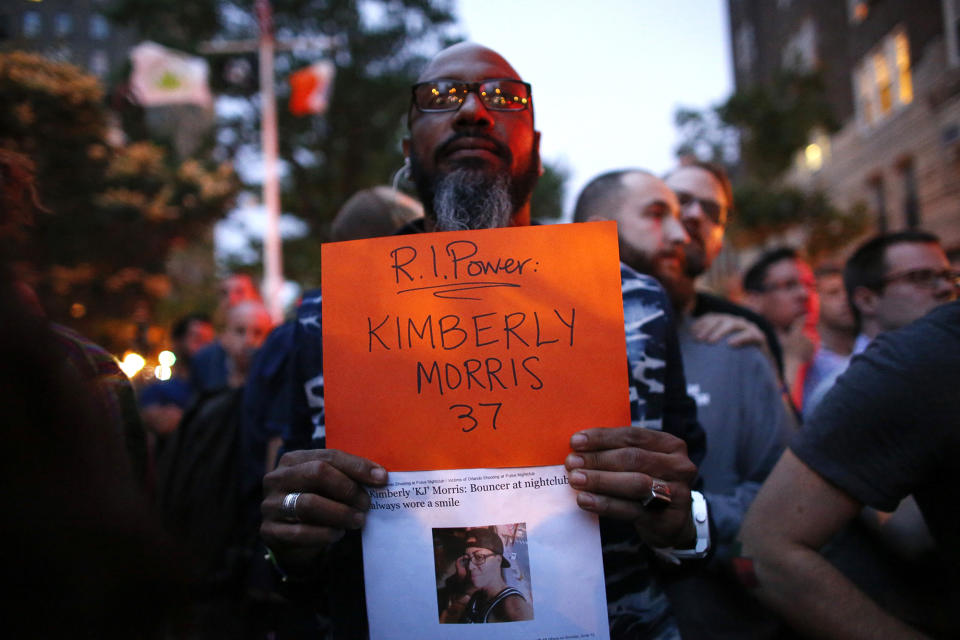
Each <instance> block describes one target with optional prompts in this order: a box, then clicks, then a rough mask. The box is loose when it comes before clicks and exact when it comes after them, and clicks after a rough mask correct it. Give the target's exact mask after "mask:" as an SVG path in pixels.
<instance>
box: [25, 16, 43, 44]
mask: <svg viewBox="0 0 960 640" xmlns="http://www.w3.org/2000/svg"><path fill="white" fill-rule="evenodd" d="M42 29H43V19H42V18H41V17H40V12H39V11H26V12H24V14H23V37H24V38H36V37H37V36H39V35H40V31H41V30H42Z"/></svg>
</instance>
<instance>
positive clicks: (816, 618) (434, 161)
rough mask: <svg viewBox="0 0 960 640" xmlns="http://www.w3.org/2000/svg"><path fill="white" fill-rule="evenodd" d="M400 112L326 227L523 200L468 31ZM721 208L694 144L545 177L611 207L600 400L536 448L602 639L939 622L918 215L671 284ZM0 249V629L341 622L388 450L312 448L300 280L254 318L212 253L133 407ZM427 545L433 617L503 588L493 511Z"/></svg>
mask: <svg viewBox="0 0 960 640" xmlns="http://www.w3.org/2000/svg"><path fill="white" fill-rule="evenodd" d="M407 122H408V128H409V132H408V135H407V137H406V138H405V139H404V141H403V150H404V155H405V156H406V158H407V162H406V164H405V165H404V169H403V170H402V172H403V174H404V177H406V178H407V179H408V180H409V181H410V182H411V183H412V185H413V187H414V189H415V191H416V194H417V196H418V198H419V201H417V200H414V199H413V198H411V197H409V196H407V195H405V194H403V193H401V192H399V191H397V190H395V189H391V188H389V187H385V186H378V187H374V188H372V189H368V190H365V191H363V192H360V193H358V194H356V195H355V196H354V197H353V198H351V199H350V200H349V201H348V202H347V203H346V204H345V205H344V206H343V208H342V209H341V211H340V213H339V214H338V216H337V219H336V220H334V222H333V225H332V233H333V238H334V239H335V240H338V241H339V240H350V239H360V238H369V237H375V236H382V235H388V234H391V233H400V234H412V233H423V232H443V231H451V230H463V229H483V228H495V227H507V226H525V225H530V224H535V223H534V222H533V221H531V219H530V196H531V193H532V191H533V188H534V186H535V184H536V182H537V178H538V176H539V175H540V173H541V172H542V167H541V164H540V158H539V141H540V132H539V131H537V130H536V129H535V128H534V118H533V98H532V89H531V85H530V84H527V83H526V82H524V81H523V80H522V79H521V77H520V75H519V74H518V73H517V71H516V70H515V69H513V67H512V66H511V65H510V64H509V63H508V62H507V61H506V60H505V59H504V58H503V57H502V56H501V55H500V54H498V53H497V52H494V51H492V50H490V49H487V48H485V47H482V46H479V45H476V44H472V43H460V44H457V45H453V46H451V47H449V48H447V49H444V50H443V51H441V52H440V53H439V54H437V55H436V56H435V57H434V58H433V59H432V60H431V61H430V62H429V63H428V64H427V65H426V67H425V68H424V69H423V70H422V72H421V74H420V76H419V78H418V81H417V83H416V84H415V85H414V87H413V91H412V99H411V104H410V107H409V111H408V113H407ZM0 161H2V162H0V165H2V166H3V170H4V174H3V183H2V185H3V187H4V212H3V215H4V217H5V219H4V220H2V223H3V224H2V225H0V228H6V227H8V226H9V225H10V222H11V218H12V217H13V216H16V215H21V216H24V217H25V215H26V214H24V213H23V211H25V210H26V209H29V208H30V206H32V204H31V203H32V201H33V200H34V199H35V198H34V194H32V192H31V191H30V190H29V188H27V187H28V186H29V177H28V175H27V174H28V173H29V172H27V173H24V171H23V166H22V165H18V164H16V163H15V162H14V161H13V160H11V159H9V158H5V157H2V156H0ZM15 184H19V185H21V186H20V187H18V189H17V190H14V189H12V188H11V185H15ZM18 212H19V213H18ZM735 215H736V203H735V202H734V199H733V190H732V188H731V184H730V181H729V179H728V177H727V175H726V173H725V172H724V170H723V169H722V168H721V167H719V166H716V165H714V164H711V163H706V162H700V161H685V162H681V163H680V164H679V165H678V166H676V167H674V168H673V169H671V170H670V171H669V172H667V174H666V175H664V176H657V175H655V174H653V173H651V172H649V171H646V170H643V169H639V168H619V169H613V170H611V171H608V172H606V173H604V174H602V175H600V176H597V177H596V178H594V179H593V180H592V181H590V182H589V183H588V184H587V185H586V186H585V187H584V188H583V189H582V191H581V193H580V194H579V195H578V197H577V200H576V206H575V210H574V213H573V219H574V222H591V221H597V220H613V221H616V223H617V230H618V240H619V254H620V262H621V270H620V273H621V281H622V294H623V309H624V324H625V332H626V339H627V345H626V346H627V349H626V351H627V359H628V364H629V366H628V375H627V379H626V380H625V384H626V385H627V386H628V387H629V390H630V393H629V398H630V409H631V421H632V422H631V424H630V425H624V426H622V427H619V428H604V429H601V428H592V425H583V430H581V431H579V432H577V433H576V434H575V435H573V436H572V437H571V438H570V441H569V449H570V454H569V455H568V456H567V458H566V459H565V460H564V461H563V463H564V465H565V466H566V469H567V473H568V478H569V483H570V487H571V488H572V490H573V491H575V492H576V501H577V504H578V506H579V507H580V508H581V509H583V510H585V511H587V512H590V513H594V514H596V515H597V516H599V522H600V533H601V544H602V551H603V563H604V569H605V578H606V589H607V602H608V617H609V632H610V637H611V638H617V639H619V638H644V639H656V640H668V639H672V638H792V637H807V636H809V637H832V638H918V637H956V636H957V634H958V632H960V626H958V623H957V621H956V619H955V617H954V616H953V615H952V612H953V611H954V610H955V607H956V606H957V605H960V587H958V586H957V584H956V581H955V580H952V577H953V576H954V575H956V574H953V571H956V570H957V569H958V568H960V554H958V552H957V544H958V543H960V518H958V517H957V516H956V515H955V513H956V511H955V509H954V507H953V500H952V498H954V496H955V495H956V492H954V491H953V490H952V488H951V484H950V481H949V476H948V475H947V469H948V466H947V465H948V464H950V462H951V460H952V458H953V457H955V455H956V454H958V453H960V431H958V430H957V427H958V426H960V394H958V393H957V389H958V388H960V301H957V298H958V295H960V279H958V274H957V271H956V270H955V268H954V267H953V266H951V264H950V262H949V261H948V259H947V254H946V253H945V251H944V248H943V247H942V246H941V244H940V241H939V239H938V238H937V237H936V236H935V235H933V234H930V233H927V232H925V231H921V230H906V231H897V232H889V233H883V234H880V235H877V236H875V237H872V238H869V239H867V240H865V241H863V242H861V243H860V244H859V245H858V246H857V247H851V249H853V251H852V252H851V253H850V255H849V258H847V259H846V261H845V262H844V263H827V264H822V265H811V264H809V263H808V261H807V260H806V258H805V256H804V254H803V253H802V251H800V250H798V249H796V248H793V247H786V246H783V247H772V248H770V249H769V250H767V251H765V252H764V253H763V254H762V255H760V256H759V258H758V259H757V260H756V261H755V262H754V263H753V264H752V265H751V266H750V267H749V268H748V269H746V270H745V271H744V274H743V283H742V284H743V297H742V300H740V301H739V302H734V301H731V300H729V299H726V298H723V297H720V296H718V295H715V294H710V293H706V292H704V291H702V290H698V288H697V286H696V285H697V279H698V278H699V277H700V276H702V275H703V274H705V273H706V272H708V271H709V270H710V269H711V267H712V265H713V264H714V262H715V260H716V259H717V257H718V255H719V254H720V252H721V250H722V248H723V244H724V237H725V232H726V229H727V226H728V224H729V222H730V220H731V219H732V217H733V216H735ZM3 267H4V269H5V271H6V273H4V279H3V283H2V284H3V287H2V290H0V294H2V296H3V298H4V302H3V304H2V305H0V308H2V309H3V312H2V313H3V321H4V325H5V326H7V327H9V329H8V330H6V331H4V332H3V334H2V344H0V346H2V348H3V352H4V355H5V356H6V357H5V360H6V361H7V362H11V361H16V362H18V366H19V367H21V369H18V370H16V371H15V370H13V368H12V367H8V366H5V367H4V368H3V377H4V381H2V382H0V385H3V388H4V391H5V394H4V406H5V413H7V414H9V416H10V421H9V422H8V426H7V429H6V431H8V432H9V433H10V435H11V436H13V438H14V442H13V443H12V445H13V446H12V447H11V448H8V451H10V452H9V453H8V454H7V459H6V460H5V464H4V466H3V468H4V472H3V473H4V486H5V487H8V488H9V490H7V491H4V497H3V500H4V501H5V502H6V504H5V506H6V507H7V510H6V513H7V514H8V521H9V523H8V524H6V525H4V527H3V531H4V538H5V542H7V543H8V547H7V548H10V549H22V550H24V551H26V554H19V555H20V557H18V558H16V559H14V561H13V563H12V568H11V569H10V571H11V573H10V575H11V577H12V578H13V580H14V583H15V584H16V585H19V589H18V593H20V595H19V596H18V598H17V599H14V600H13V601H12V605H13V606H12V608H11V609H10V612H11V614H10V618H9V620H10V621H11V622H10V623H9V627H11V629H12V630H21V629H23V630H25V631H27V633H26V635H28V636H29V635H32V634H31V633H29V630H30V629H31V627H30V625H31V624H35V625H40V628H44V629H46V628H47V627H49V629H50V630H51V633H54V634H56V633H57V632H66V631H67V630H68V629H76V628H77V626H76V625H78V624H79V625H80V627H79V628H80V629H81V630H82V633H81V634H80V635H91V636H93V637H103V636H109V635H125V636H126V637H129V636H131V635H132V636H133V637H136V636H138V635H143V636H145V637H150V636H151V635H156V636H157V637H163V638H220V637H223V638H242V637H250V638H267V637H277V638H284V637H289V638H325V637H329V638H363V637H366V636H367V616H366V603H365V597H364V588H363V568H362V559H361V552H360V546H361V545H360V537H359V532H360V530H361V529H362V528H363V526H364V522H365V518H366V512H367V510H368V509H369V506H370V497H369V495H368V493H367V491H366V489H365V487H382V486H384V485H385V484H386V482H387V478H388V474H387V471H386V470H385V469H384V468H383V467H382V466H380V464H378V462H377V461H375V460H367V459H364V458H360V457H357V456H355V455H353V454H351V453H350V452H346V451H339V450H335V449H330V448H327V447H326V431H325V411H324V408H325V404H324V378H323V353H322V302H321V294H320V292H319V291H312V292H307V293H305V294H304V295H303V297H302V299H301V301H300V302H299V304H298V306H297V308H296V311H295V316H294V317H293V318H291V319H290V320H288V321H287V322H285V323H283V324H281V325H279V326H276V327H274V326H273V323H272V322H271V319H270V316H269V314H268V313H267V311H266V309H265V307H264V305H263V302H262V301H261V299H260V296H259V293H258V291H257V287H256V286H255V283H254V281H253V280H252V279H251V278H250V276H249V275H245V274H242V273H235V274H230V275H229V276H227V277H225V278H224V279H223V281H222V288H221V291H220V297H219V300H220V302H219V305H218V307H217V309H216V310H214V311H213V314H212V317H211V316H207V315H204V314H203V313H193V314H190V315H187V316H185V317H183V318H182V319H180V320H179V321H178V322H177V323H175V325H174V326H173V327H172V330H171V334H170V335H171V339H172V343H173V344H172V346H173V350H174V351H175V353H176V355H177V365H176V368H175V374H174V377H172V378H171V379H170V380H167V381H163V382H155V383H153V384H151V385H149V386H146V387H145V388H143V389H140V390H139V394H138V397H137V400H136V402H137V405H138V406H137V407H134V406H133V405H132V402H133V401H132V396H131V394H132V390H131V389H130V386H129V384H128V383H126V382H125V379H123V378H122V377H121V376H120V374H119V371H118V370H117V371H114V370H113V369H111V368H110V365H111V364H112V363H111V360H110V358H109V357H105V354H104V353H103V352H102V350H99V349H98V348H97V347H96V345H92V344H89V342H88V341H85V339H84V338H83V337H82V336H79V335H76V334H73V333H72V332H69V330H66V329H64V328H62V327H58V326H56V325H50V324H48V323H46V322H45V321H43V319H42V312H40V311H39V310H38V309H37V308H36V304H35V302H34V301H32V300H31V299H30V297H29V295H28V292H25V291H24V288H23V285H22V283H18V282H16V281H15V279H14V277H13V275H12V272H10V270H9V266H8V265H3ZM814 267H816V268H814ZM217 329H219V335H216V330H217ZM11 358H15V360H11ZM64 363H67V364H66V365H65V364H64ZM114 369H115V366H114ZM78 390H79V391H80V393H77V391H78ZM571 392H572V390H571ZM371 393H376V389H371ZM7 395H9V396H10V397H9V400H8V398H7ZM583 401H584V402H589V398H584V399H583ZM137 409H138V410H137ZM424 446H429V444H426V445H424ZM25 451H30V452H31V455H32V452H36V454H38V455H42V456H43V457H42V458H40V460H41V462H40V463H37V462H36V461H34V458H32V457H28V456H27V455H26V454H24V452H25ZM558 462H560V461H558ZM70 488H72V489H73V490H74V491H73V492H72V493H69V494H68V493H67V489H70ZM57 506H62V507H63V509H62V510H58V509H56V508H55V507H57ZM57 532H61V533H63V534H67V535H69V536H70V537H71V539H72V540H73V541H75V542H76V544H69V542H70V540H67V539H65V538H62V537H58V536H57ZM461 538H462V539H461ZM447 545H448V546H451V547H457V548H456V549H448V551H449V552H450V554H451V558H452V561H451V563H450V566H452V567H456V570H455V573H454V575H450V576H445V579H444V580H441V579H440V576H439V575H438V584H437V589H438V594H441V593H444V592H445V590H449V591H450V595H448V596H447V597H445V598H444V597H439V596H438V597H439V605H438V606H439V620H440V622H441V623H445V624H446V623H453V624H456V623H476V622H490V623H492V622H501V623H509V622H512V621H522V620H527V619H530V617H531V616H533V615H534V611H533V610H532V609H531V607H530V605H529V603H528V602H527V601H526V599H525V596H524V594H523V593H522V592H521V591H520V590H517V589H516V588H515V587H514V586H511V585H510V584H508V582H507V581H506V579H505V576H504V573H503V569H504V568H506V567H509V566H510V563H509V561H508V560H507V559H506V557H505V555H504V547H505V545H504V541H503V540H502V538H501V537H500V535H499V534H498V533H497V531H496V529H495V528H490V529H487V528H478V529H472V530H471V529H469V528H467V529H464V531H463V535H462V536H460V538H456V537H451V538H450V540H448V541H447ZM458 545H460V546H462V548H460V546H458ZM144 550H146V551H144ZM492 557H499V559H498V560H496V561H490V558H492ZM133 564H137V565H138V567H139V570H137V571H135V570H133V569H132V568H131V567H132V565H133ZM454 587H456V588H454ZM51 600H54V601H55V605H56V606H54V605H53V604H50V601H51ZM142 601H146V602H147V603H148V605H146V606H145V607H142V608H143V610H144V614H143V615H141V616H139V617H137V616H134V615H133V612H132V611H131V610H130V608H131V607H134V606H136V605H135V603H137V602H142ZM397 604H398V606H402V594H398V603H397ZM7 605H8V606H9V605H10V603H7ZM43 611H49V612H50V613H51V614H52V615H41V620H40V622H37V621H36V617H37V616H36V613H37V612H43ZM496 633H497V632H496V631H492V632H491V634H492V635H491V637H497V636H496Z"/></svg>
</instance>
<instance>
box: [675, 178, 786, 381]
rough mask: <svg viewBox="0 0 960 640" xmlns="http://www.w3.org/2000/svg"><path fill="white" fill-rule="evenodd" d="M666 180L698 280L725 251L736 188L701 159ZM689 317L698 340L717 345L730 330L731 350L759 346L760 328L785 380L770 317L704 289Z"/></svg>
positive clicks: (688, 271) (688, 266)
mask: <svg viewBox="0 0 960 640" xmlns="http://www.w3.org/2000/svg"><path fill="white" fill-rule="evenodd" d="M664 181H665V182H666V183H667V186H668V187H670V189H672V190H673V192H674V193H676V194H677V201H678V202H679V203H680V221H681V222H682V223H683V227H684V229H685V230H686V232H687V235H688V236H689V238H690V242H688V243H687V244H685V245H684V246H683V253H684V256H685V258H686V262H687V264H686V274H687V277H688V278H689V279H690V280H691V281H695V280H696V279H697V278H699V277H700V276H701V275H703V274H704V273H706V271H707V270H708V269H709V268H710V267H711V265H713V262H714V260H716V259H717V256H719V255H720V251H721V249H723V240H724V235H725V232H726V227H727V222H728V221H729V219H730V215H731V214H732V212H733V186H732V185H731V184H730V178H729V177H727V172H726V170H724V168H723V167H722V166H720V165H718V164H715V163H713V162H703V161H700V160H687V161H685V162H683V163H682V164H681V165H680V166H678V167H676V168H674V169H673V170H672V171H670V172H669V173H668V174H667V175H666V176H665V177H664ZM690 314H691V315H692V316H693V317H694V318H697V321H695V322H694V323H693V325H692V326H691V330H692V332H693V335H694V337H696V338H697V339H698V340H706V341H708V342H716V341H717V340H719V339H720V338H722V337H724V336H726V335H728V332H729V335H730V337H729V339H728V342H729V343H730V344H731V345H733V346H743V345H745V344H757V345H758V346H761V344H762V343H759V342H757V337H756V334H755V331H754V327H756V328H757V329H759V330H760V331H761V332H762V333H763V338H764V340H765V343H766V348H767V350H768V352H769V355H770V356H771V357H772V358H773V361H774V363H775V364H776V367H777V373H778V375H779V376H780V377H781V378H782V377H783V352H782V351H781V349H780V341H779V340H778V339H777V334H776V331H775V330H774V328H773V326H772V325H771V324H770V323H769V322H767V320H766V318H764V317H763V316H761V315H760V314H758V313H756V312H754V311H752V310H750V309H748V308H747V307H744V306H741V305H739V304H736V303H734V302H731V301H730V300H727V299H726V298H721V297H719V296H716V295H713V294H710V293H707V292H705V291H697V292H696V293H695V297H694V304H693V309H692V310H691V311H690ZM718 314H719V315H718Z"/></svg>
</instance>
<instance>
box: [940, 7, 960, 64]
mask: <svg viewBox="0 0 960 640" xmlns="http://www.w3.org/2000/svg"><path fill="white" fill-rule="evenodd" d="M943 24H944V29H943V31H944V35H945V36H946V38H947V63H948V64H949V65H950V66H951V67H956V66H958V65H960V0H943Z"/></svg>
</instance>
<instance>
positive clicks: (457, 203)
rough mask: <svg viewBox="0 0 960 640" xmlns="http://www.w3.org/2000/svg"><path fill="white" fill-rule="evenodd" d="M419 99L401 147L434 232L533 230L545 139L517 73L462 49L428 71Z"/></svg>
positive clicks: (498, 60)
mask: <svg viewBox="0 0 960 640" xmlns="http://www.w3.org/2000/svg"><path fill="white" fill-rule="evenodd" d="M414 98H415V99H414V101H413V102H412V103H411V105H410V110H409V126H410V135H409V137H408V138H407V139H406V140H404V143H403V148H404V153H405V154H406V155H407V156H408V157H409V159H410V169H411V176H412V178H413V181H414V183H415V184H416V186H417V192H418V194H419V195H420V200H421V202H423V206H424V213H425V215H426V217H427V219H428V222H429V225H435V228H436V229H437V230H456V229H483V228H491V227H502V226H507V225H509V224H514V225H523V224H529V221H530V194H531V193H532V192H533V187H534V185H536V182H537V178H538V177H539V175H540V172H541V167H540V134H539V133H538V132H537V131H536V130H535V129H534V126H533V97H532V94H531V91H530V87H529V85H527V84H526V83H523V82H522V80H521V78H520V75H519V74H518V73H517V70H516V69H514V68H513V66H512V65H511V64H510V63H509V62H507V61H506V59H505V58H504V57H503V56H501V55H500V54H499V53H497V52H496V51H493V50H492V49H488V48H487V47H484V46H481V45H478V44H476V43H473V42H461V43H459V44H455V45H453V46H451V47H448V48H446V49H444V50H443V51H441V52H440V53H438V54H437V55H436V56H434V58H433V59H432V60H431V61H430V62H429V63H428V64H427V66H426V67H425V68H424V69H423V71H422V72H421V73H420V75H419V77H418V85H417V88H416V91H415V94H414ZM428 228H430V227H429V226H428Z"/></svg>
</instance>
